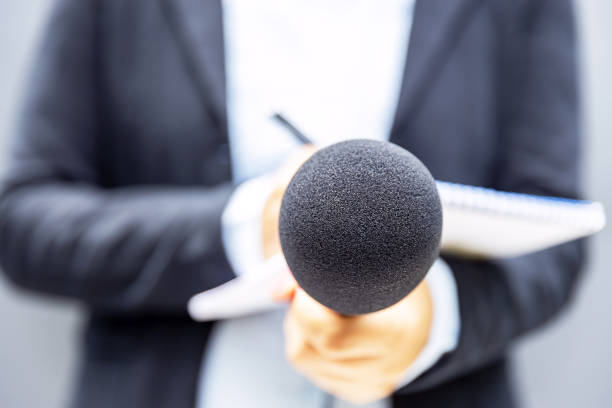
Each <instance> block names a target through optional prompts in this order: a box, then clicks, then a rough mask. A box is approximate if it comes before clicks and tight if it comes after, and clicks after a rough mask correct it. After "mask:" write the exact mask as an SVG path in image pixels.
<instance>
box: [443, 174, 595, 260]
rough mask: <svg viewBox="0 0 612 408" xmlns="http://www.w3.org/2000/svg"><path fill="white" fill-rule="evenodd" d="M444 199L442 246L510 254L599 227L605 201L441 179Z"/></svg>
mask: <svg viewBox="0 0 612 408" xmlns="http://www.w3.org/2000/svg"><path fill="white" fill-rule="evenodd" d="M437 186H438V192H439V193H440V200H441V202H442V214H443V227H442V243H441V250H442V252H443V253H453V254H458V255H463V256H473V257H474V256H475V257H480V258H506V257H512V256H518V255H523V254H526V253H529V252H535V251H538V250H541V249H545V248H548V247H551V246H554V245H557V244H561V243H564V242H567V241H572V240H574V239H578V238H582V237H586V236H588V235H591V234H594V233H596V232H598V231H600V230H601V229H602V228H603V227H604V226H605V223H606V217H605V213H604V209H603V206H602V205H601V203H598V202H593V201H580V200H570V199H564V198H555V197H541V196H534V195H528V194H518V193H509V192H503V191H496V190H492V189H488V188H483V187H474V186H467V185H463V184H454V183H447V182H441V181H438V182H437Z"/></svg>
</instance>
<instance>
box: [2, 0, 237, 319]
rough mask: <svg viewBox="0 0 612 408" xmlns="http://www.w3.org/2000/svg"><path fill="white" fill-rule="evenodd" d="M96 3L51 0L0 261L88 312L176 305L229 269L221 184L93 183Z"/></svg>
mask: <svg viewBox="0 0 612 408" xmlns="http://www.w3.org/2000/svg"><path fill="white" fill-rule="evenodd" d="M96 4H97V3H96V2H94V1H83V0H62V1H61V2H60V3H59V5H58V6H57V7H56V9H55V10H54V13H53V15H52V18H51V20H50V24H49V26H48V29H47V31H46V33H45V34H44V37H43V38H44V40H43V43H42V47H41V48H40V50H39V54H38V58H37V61H36V64H35V68H34V72H33V77H32V79H31V82H30V84H29V93H28V94H27V95H26V97H25V101H24V109H23V112H22V115H21V123H20V125H19V126H18V130H17V134H16V136H17V137H16V140H15V143H14V146H13V147H12V149H11V151H10V157H9V158H8V168H6V169H5V173H4V183H3V185H2V189H1V191H0V264H1V266H2V269H3V271H4V272H5V273H6V275H7V276H8V277H9V278H10V279H11V280H12V281H14V282H15V283H16V284H17V285H19V286H22V287H24V288H27V289H32V290H35V291H40V292H44V293H49V294H56V295H61V296H67V297H70V298H75V299H80V300H82V301H84V302H85V303H87V304H88V305H90V306H93V307H98V308H105V309H106V308H108V309H119V310H139V309H146V310H148V311H151V310H159V311H162V312H173V311H177V312H180V311H185V310H186V309H185V307H186V302H187V300H188V298H189V297H190V296H191V295H192V294H194V293H196V292H199V291H202V290H206V289H208V288H211V287H213V286H216V285H218V284H220V283H222V282H224V281H226V280H228V279H230V278H231V277H232V272H231V268H230V267H229V265H228V263H227V260H226V259H225V258H224V256H223V248H222V244H221V238H220V236H221V233H220V230H221V213H222V211H223V208H224V206H225V203H226V201H227V200H228V199H229V196H230V194H231V189H232V187H231V185H230V184H229V183H228V184H223V185H218V186H215V187H210V188H208V187H201V188H200V187H193V188H179V187H176V188H174V187H164V186H148V187H129V188H121V189H106V188H102V187H100V186H101V185H102V183H100V179H101V177H100V174H98V172H97V157H96V155H97V154H98V153H99V150H98V149H97V143H98V140H99V139H100V137H102V136H103V135H100V134H99V129H100V126H99V118H98V113H97V112H98V111H99V110H100V109H99V106H97V100H98V94H97V79H96V75H95V70H96V67H97V63H96V51H95V46H96V44H95V38H96V24H95V21H94V20H95V16H96V10H95V7H96Z"/></svg>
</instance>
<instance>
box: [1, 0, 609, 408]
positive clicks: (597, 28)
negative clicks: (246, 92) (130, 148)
mask: <svg viewBox="0 0 612 408" xmlns="http://www.w3.org/2000/svg"><path fill="white" fill-rule="evenodd" d="M52 3H53V0H27V1H19V0H2V1H0V56H1V58H2V59H1V62H0V154H3V153H4V151H5V150H6V147H7V144H8V142H9V140H10V138H11V134H12V129H13V118H14V116H15V113H16V109H17V107H18V105H19V97H20V92H21V89H22V85H23V81H24V80H25V78H24V77H25V74H27V71H28V67H29V61H30V60H31V57H32V52H33V47H34V46H35V44H36V41H37V38H38V35H40V33H39V29H40V27H41V25H42V24H43V23H44V21H45V18H46V16H47V13H48V11H49V9H50V6H51V5H52ZM577 11H578V19H579V26H580V36H581V42H582V84H583V91H582V93H583V101H584V114H583V124H584V126H583V127H584V134H585V136H586V137H585V142H586V143H585V153H584V177H585V181H586V186H587V190H586V192H587V196H588V197H589V198H591V199H596V200H600V201H603V202H604V204H605V205H606V207H607V209H608V212H609V214H612V188H610V186H611V184H610V180H611V179H612V74H610V73H611V72H612V45H610V43H612V1H610V0H580V1H579V2H577ZM1 164H2V163H1V162H0V165H1ZM611 218H612V217H611ZM611 250H612V228H608V229H607V230H605V231H604V232H602V233H600V234H599V235H598V236H597V237H596V238H595V239H593V241H592V260H591V264H590V267H589V273H588V275H587V277H586V279H585V280H584V281H583V285H582V288H581V290H580V292H579V294H578V297H577V298H576V301H575V302H574V304H573V306H572V307H571V309H570V310H568V311H567V312H566V313H565V314H564V315H563V316H562V318H561V319H559V320H558V321H556V322H554V323H553V324H552V325H550V326H549V327H547V328H546V329H545V330H542V331H540V332H539V333H536V334H535V335H532V336H531V337H530V338H528V339H526V340H524V341H523V342H522V343H521V344H520V345H519V346H518V347H517V350H516V353H515V355H516V358H515V362H516V364H515V373H516V378H517V383H518V386H519V387H520V390H521V393H520V394H521V396H522V399H523V402H524V405H525V406H526V407H528V408H536V407H537V408H540V407H558V408H563V407H576V406H581V407H589V408H592V407H610V406H612V352H610V347H611V346H612V317H611V316H610V313H611V311H612V294H611V293H610V291H611V290H612V272H611V271H610V270H609V268H608V261H610V260H612V257H610V256H606V255H607V254H608V252H609V251H611ZM80 321H81V312H80V310H79V309H78V308H77V307H76V306H75V305H73V304H70V303H67V302H63V301H58V300H48V299H45V300H42V299H40V298H38V297H35V296H32V295H25V294H23V293H17V292H16V291H15V290H14V289H13V288H11V287H9V286H8V285H7V283H6V281H5V279H3V278H0V407H2V408H29V407H46V408H59V407H65V406H66V402H67V398H68V395H69V393H70V384H71V377H72V376H73V375H74V370H75V366H76V353H77V352H78V345H77V334H78V331H79V328H80Z"/></svg>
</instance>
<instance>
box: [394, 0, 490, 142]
mask: <svg viewBox="0 0 612 408" xmlns="http://www.w3.org/2000/svg"><path fill="white" fill-rule="evenodd" d="M476 3H478V1H477V0H417V2H416V5H415V10H414V18H413V24H412V32H411V34H410V41H409V47H408V53H407V58H406V65H405V71H404V79H403V83H402V88H401V90H400V96H399V101H398V104H397V111H396V113H395V120H394V123H393V127H392V130H391V139H394V138H396V137H398V136H399V135H401V134H402V133H403V131H404V130H405V128H406V126H407V125H408V123H409V121H410V119H411V117H412V114H413V113H414V111H415V109H416V107H417V105H418V103H419V102H420V101H421V100H422V99H423V97H424V96H425V94H426V91H427V88H428V87H429V86H430V85H431V83H432V81H433V79H435V75H436V74H437V73H438V72H439V70H440V68H441V66H442V64H443V62H444V61H443V59H444V57H445V56H447V55H448V54H449V52H450V48H451V47H452V46H453V45H454V40H455V39H456V38H458V37H459V30H460V29H461V28H462V27H463V26H465V22H466V18H467V17H468V16H469V15H470V14H471V13H470V11H471V10H473V9H474V7H473V6H474V5H475V4H476Z"/></svg>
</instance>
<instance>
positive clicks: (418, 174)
mask: <svg viewBox="0 0 612 408" xmlns="http://www.w3.org/2000/svg"><path fill="white" fill-rule="evenodd" d="M441 231H442V208H441V204H440V198H439V196H438V192H437V189H436V185H435V182H434V180H433V178H432V176H431V174H430V173H429V171H428V170H427V168H426V167H425V166H424V165H423V163H421V162H420V161H419V160H418V159H417V158H416V157H415V156H414V155H412V154H411V153H410V152H408V151H406V150H404V149H403V148H401V147H399V146H397V145H394V144H391V143H388V142H381V141H374V140H361V139H359V140H350V141H345V142H340V143H337V144H334V145H331V146H329V147H326V148H324V149H322V150H319V151H318V152H317V153H315V154H314V155H313V156H312V157H311V158H310V159H308V160H307V161H306V162H305V163H304V164H303V165H302V167H300V169H299V170H298V171H297V172H296V174H295V175H294V177H293V179H292V180H291V182H290V183H289V185H288V187H287V189H286V191H285V194H284V196H283V200H282V205H281V211H280V219H279V233H280V240H281V247H282V250H283V254H284V256H285V258H286V260H287V264H288V265H289V268H290V269H291V271H292V273H293V275H294V277H295V279H296V280H297V282H298V284H299V285H300V286H301V287H302V288H303V289H304V290H305V291H306V292H307V293H308V294H309V295H310V296H312V297H313V298H314V299H315V300H317V301H318V302H320V303H322V304H323V305H325V306H327V307H329V308H331V309H333V310H335V311H337V312H339V313H342V314H346V315H356V314H364V313H370V312H374V311H377V310H381V309H383V308H386V307H388V306H391V305H393V304H394V303H396V302H398V301H399V300H401V299H402V298H404V297H405V296H406V295H407V294H408V293H409V292H410V291H411V290H412V289H414V287H415V286H416V285H418V284H419V282H421V280H422V279H423V278H424V277H425V274H426V273H427V271H428V270H429V268H430V267H431V265H432V264H433V262H434V261H435V259H436V257H437V256H438V252H439V245H440V235H441Z"/></svg>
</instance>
